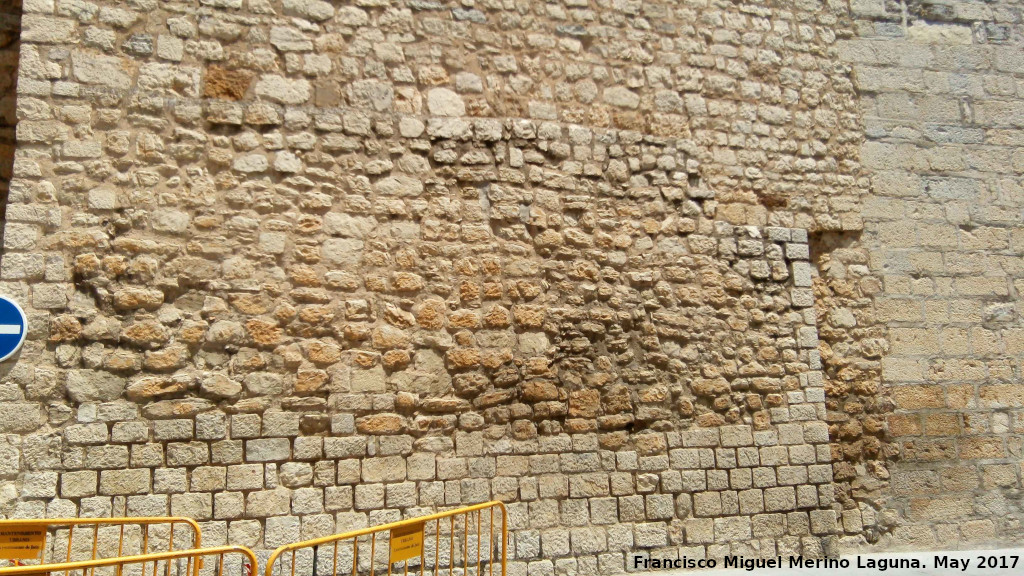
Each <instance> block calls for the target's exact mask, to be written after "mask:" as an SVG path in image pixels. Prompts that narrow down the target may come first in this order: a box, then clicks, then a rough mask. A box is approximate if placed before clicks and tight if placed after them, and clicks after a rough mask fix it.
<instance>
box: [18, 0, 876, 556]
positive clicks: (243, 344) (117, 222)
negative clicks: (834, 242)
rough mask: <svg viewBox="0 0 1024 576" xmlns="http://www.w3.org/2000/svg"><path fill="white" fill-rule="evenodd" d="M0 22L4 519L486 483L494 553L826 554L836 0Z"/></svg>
mask: <svg viewBox="0 0 1024 576" xmlns="http://www.w3.org/2000/svg"><path fill="white" fill-rule="evenodd" d="M24 11H25V13H24V16H23V32H22V48H21V62H20V66H19V76H18V118H19V124H18V132H17V133H18V148H17V154H16V158H15V164H14V176H15V179H14V181H13V182H12V185H11V199H10V206H9V208H8V210H7V219H6V221H7V224H6V226H7V228H6V231H5V235H4V246H5V253H4V257H3V262H2V266H0V279H2V280H3V283H2V285H0V289H2V290H3V291H4V292H5V293H8V294H12V295H14V296H15V297H17V298H18V299H19V300H20V301H21V302H23V303H24V304H25V306H26V309H27V311H28V314H29V316H30V324H31V330H30V335H29V341H28V343H27V344H26V346H25V348H24V349H23V351H22V352H21V353H20V357H19V358H18V359H17V361H16V362H12V363H9V365H8V366H7V367H6V373H5V375H4V379H3V386H2V388H0V390H2V392H0V395H2V402H0V429H2V431H3V432H4V433H6V434H8V436H7V437H6V438H7V443H6V444H5V445H4V446H3V451H4V455H5V456H6V458H4V462H5V464H3V466H5V468H4V469H3V470H2V471H0V472H2V474H3V478H4V480H3V487H2V490H0V493H2V494H3V495H4V498H3V500H2V502H0V505H2V509H3V511H4V512H5V513H7V514H9V515H14V516H41V515H43V514H50V515H72V516H73V515H82V516H90V515H106V514H125V513H126V514H147V515H159V514H166V513H170V514H180V515H190V516H195V517H196V518H198V519H200V520H202V521H203V522H204V527H205V531H206V533H208V534H209V536H207V537H205V538H204V542H208V543H210V544H214V543H217V542H221V541H226V540H230V541H231V542H232V543H237V544H245V545H250V546H254V547H257V548H262V549H266V548H270V547H273V546H276V545H278V544H281V543H285V542H288V541H290V540H294V539H298V538H306V537H312V536H316V535H321V534H325V533H329V532H331V531H335V530H344V529H347V528H352V527H357V526H363V525H366V524H368V523H379V522H383V521H386V520H393V519H396V518H398V517H403V516H412V515H417V514H420V513H422V512H424V511H426V510H429V509H433V508H436V507H440V506H450V505H456V504H465V503H473V502H480V501H483V500H487V499H490V498H497V499H502V500H506V501H508V502H509V503H510V504H509V507H510V511H511V516H512V518H511V529H512V530H513V531H514V532H515V538H514V542H513V546H514V550H513V552H514V554H513V558H514V559H515V564H514V568H513V569H514V572H513V573H515V574H524V573H526V572H527V571H529V573H531V574H532V573H538V574H540V573H551V572H552V571H558V572H559V573H586V574H592V573H598V572H601V573H610V572H615V571H618V570H620V569H622V567H623V561H624V553H625V552H626V551H627V550H630V549H634V548H636V549H653V550H656V551H657V552H658V553H659V554H665V555H670V556H674V555H678V554H685V555H689V556H691V557H694V556H704V555H707V556H711V557H721V556H723V555H725V554H729V553H735V554H744V555H748V556H749V555H765V556H775V555H776V554H783V555H786V554H791V553H793V554H797V553H799V554H805V555H809V556H816V555H821V554H823V553H827V552H830V551H832V550H833V547H832V543H833V540H834V536H833V535H834V533H835V530H836V525H835V524H836V511H835V509H834V490H833V484H832V468H831V465H830V461H831V452H832V451H834V449H832V448H830V446H829V437H828V426H827V424H826V420H827V414H826V409H825V403H824V402H825V393H824V388H823V385H824V380H823V377H822V373H821V371H820V370H821V360H820V357H819V353H818V351H817V346H818V333H817V329H816V322H817V316H818V315H819V312H818V311H816V310H815V308H814V293H813V287H812V282H813V277H814V270H813V266H812V265H811V263H810V261H809V257H810V254H809V241H810V238H809V236H808V230H811V231H812V232H815V233H818V234H820V233H826V232H827V233H831V234H846V233H856V231H858V230H859V229H860V228H861V224H862V219H861V210H860V203H861V198H862V196H863V194H864V193H865V192H866V181H862V180H859V179H858V178H857V176H858V170H859V165H858V163H857V154H858V151H859V146H860V142H861V128H860V126H861V125H860V120H859V117H858V111H857V108H856V99H855V95H854V93H853V88H852V86H853V85H852V82H851V80H850V77H849V70H848V68H847V67H844V66H843V65H840V64H837V63H836V62H835V59H836V57H837V51H836V48H835V42H836V38H837V34H843V33H844V32H843V31H844V30H848V27H849V22H848V21H847V20H846V19H845V18H846V11H845V8H844V7H841V6H836V7H832V6H823V5H820V4H818V3H814V2H802V3H793V2H791V1H789V0H787V1H784V2H783V1H779V2H773V3H770V4H768V5H766V4H764V3H751V4H737V3H733V2H718V1H704V0H700V1H690V2H683V3H679V2H666V3H653V2H643V3H641V2H619V1H615V2H605V1H599V2H592V3H591V2H585V1H582V0H567V1H566V2H564V3H550V4H544V3H539V2H526V3H515V2H498V1H487V2H480V3H476V4H473V3H464V4H461V5H455V4H451V5H447V4H443V3H441V2H435V1H433V0H408V1H407V2H395V3H391V2H382V1H376V0H359V1H357V2H355V3H354V4H348V3H346V4H345V5H341V4H331V3H327V2H322V1H318V0H285V1H283V2H269V1H266V0H245V1H243V0H202V1H201V2H157V1H156V0H130V1H128V2H118V3H114V2H109V3H105V4H93V3H91V2H87V1H83V0H56V2H48V1H47V0H33V1H31V2H26V5H25V7H24Z"/></svg>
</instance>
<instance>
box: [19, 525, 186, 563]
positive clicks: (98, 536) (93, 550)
mask: <svg viewBox="0 0 1024 576" xmlns="http://www.w3.org/2000/svg"><path fill="white" fill-rule="evenodd" d="M175 528H177V529H178V530H177V533H175ZM76 529H77V530H76ZM176 544H177V549H178V550H190V549H196V548H201V547H202V545H203V542H202V532H201V531H200V529H199V524H197V523H196V521H195V520H193V519H191V518H181V517H168V518H153V517H139V518H44V519H39V520H32V519H24V520H0V560H7V561H11V563H12V564H14V565H24V564H26V563H31V564H54V563H57V562H61V563H67V562H73V561H78V560H99V559H103V558H113V557H121V556H125V555H139V554H149V553H151V552H165V551H166V552H172V551H174V550H175V545H176Z"/></svg>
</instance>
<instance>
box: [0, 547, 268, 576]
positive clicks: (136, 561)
mask: <svg viewBox="0 0 1024 576" xmlns="http://www.w3.org/2000/svg"><path fill="white" fill-rule="evenodd" d="M211 558H212V559H213V561H210V559H211ZM204 560H205V561H204ZM256 568H257V561H256V555H255V554H254V553H253V551H252V550H250V549H248V548H246V547H244V546H214V547H212V548H203V549H198V550H173V551H167V552H153V553H150V554H135V555H130V556H122V557H120V558H99V559H95V560H78V561H74V562H59V563H54V564H32V565H22V566H6V567H3V568H0V576H57V575H59V574H61V573H63V575H64V576H206V575H208V576H252V575H253V574H254V573H256V572H257V570H256Z"/></svg>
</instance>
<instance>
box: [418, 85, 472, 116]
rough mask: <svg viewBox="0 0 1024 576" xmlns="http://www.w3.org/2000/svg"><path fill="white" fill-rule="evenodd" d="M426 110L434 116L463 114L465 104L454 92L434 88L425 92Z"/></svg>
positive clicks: (464, 112)
mask: <svg viewBox="0 0 1024 576" xmlns="http://www.w3.org/2000/svg"><path fill="white" fill-rule="evenodd" d="M427 110H428V111H429V112H430V113H431V114H433V115H434V116H465V114H466V105H465V103H463V101H462V97H461V96H459V95H458V94H456V93H455V92H453V91H451V90H449V89H447V88H434V89H433V90H431V91H430V92H427Z"/></svg>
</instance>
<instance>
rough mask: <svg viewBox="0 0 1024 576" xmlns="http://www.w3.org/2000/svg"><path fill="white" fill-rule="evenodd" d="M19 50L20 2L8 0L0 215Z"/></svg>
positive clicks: (3, 16)
mask: <svg viewBox="0 0 1024 576" xmlns="http://www.w3.org/2000/svg"><path fill="white" fill-rule="evenodd" d="M20 51H21V1H20V0H12V1H11V2H5V3H4V5H3V6H0V214H2V211H3V209H4V208H5V207H6V206H7V191H8V187H9V186H10V182H11V170H12V168H13V165H14V145H15V138H14V126H15V124H17V113H16V110H15V100H16V95H15V89H16V86H15V84H16V82H17V79H18V55H19V53H20ZM0 227H2V223H0ZM0 229H2V228H0Z"/></svg>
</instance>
